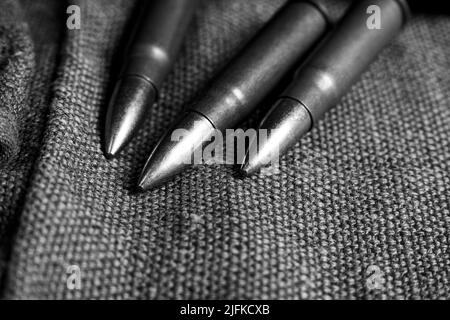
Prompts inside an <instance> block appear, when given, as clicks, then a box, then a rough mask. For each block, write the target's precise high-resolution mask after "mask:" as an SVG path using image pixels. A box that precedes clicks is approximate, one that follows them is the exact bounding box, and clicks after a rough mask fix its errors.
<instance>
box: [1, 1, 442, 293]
mask: <svg viewBox="0 0 450 320" xmlns="http://www.w3.org/2000/svg"><path fill="white" fill-rule="evenodd" d="M284 2H285V1H284V0H279V1H278V0H277V1H274V0H226V1H223V0H222V1H221V0H208V1H204V2H203V3H202V5H201V8H200V9H199V10H198V12H197V14H196V17H195V21H194V22H193V24H192V26H191V28H190V30H189V33H188V36H187V38H186V41H185V45H184V47H183V49H182V51H181V53H180V56H179V59H178V60H177V62H176V65H175V67H174V70H173V72H172V73H171V75H170V76H169V78H168V79H167V81H166V83H165V86H164V88H163V90H162V92H161V97H160V98H161V99H160V101H159V103H158V104H156V105H154V106H153V107H152V108H151V110H150V114H149V117H148V119H147V120H146V123H145V127H144V129H143V130H142V131H141V132H140V134H139V136H138V137H137V138H136V139H135V140H134V141H133V142H132V143H131V145H130V146H129V147H128V148H127V149H126V150H125V151H124V152H123V154H122V155H121V156H120V157H119V158H118V159H116V160H113V161H107V160H106V159H105V157H104V156H103V154H102V151H101V138H100V137H101V129H102V119H103V115H104V111H105V107H106V105H107V101H108V96H109V89H108V88H109V86H110V85H111V74H112V73H113V65H114V60H115V56H116V55H117V54H118V53H119V52H120V50H121V49H122V46H121V45H120V44H121V43H122V42H123V41H124V40H126V35H127V34H128V33H127V31H126V30H127V25H128V24H129V22H130V17H131V15H132V13H133V10H134V8H135V2H134V1H130V0H78V1H70V4H78V5H79V6H80V7H81V9H82V25H81V29H80V30H68V29H67V28H66V21H65V19H66V18H67V14H66V12H65V9H66V7H67V5H68V3H65V2H63V1H59V0H52V1H48V0H22V1H15V0H2V1H1V2H0V159H1V161H2V164H1V167H0V272H1V274H2V277H1V279H2V281H1V295H2V297H4V298H11V299H19V298H38V299H52V298H62V299H74V298H93V299H95V298H111V299H133V298H149V299H176V298H185V299H196V298H204V299H212V298H217V299H223V298H230V299H245V298H251V299H266V298H273V299H299V298H304V299H331V298H350V299H356V298H360V299H363V298H364V299H366V298H380V299H392V298H398V299H405V298H406V299H413V298H450V247H449V245H450V138H449V137H450V74H449V70H450V54H449V53H450V33H449V32H448V31H449V30H450V17H449V16H446V15H426V14H418V15H416V16H414V18H413V19H412V21H411V22H410V24H409V25H408V26H407V27H406V28H405V30H404V31H403V32H402V33H401V34H400V35H399V37H398V38H397V39H396V40H395V41H394V42H393V43H392V45H390V46H389V47H388V48H386V50H384V51H383V53H382V54H381V55H380V56H379V58H378V59H377V60H376V61H375V62H374V63H373V64H372V65H371V67H370V69H369V70H368V71H367V72H366V73H364V75H363V76H362V78H361V80H360V81H359V82H358V83H357V84H356V85H355V86H354V87H353V89H352V90H351V92H349V93H348V94H347V95H346V96H345V98H344V99H343V100H342V102H341V103H340V104H339V105H338V106H337V107H336V108H334V109H333V110H332V111H331V112H329V113H328V114H327V116H326V118H325V119H324V120H323V121H321V122H320V123H318V124H317V126H316V127H315V128H314V129H313V130H312V132H311V133H310V134H308V135H307V136H306V137H305V138H304V139H303V140H302V141H301V142H300V143H298V144H297V145H296V146H295V147H294V148H292V149H291V150H290V151H289V152H288V153H287V154H286V155H285V156H284V157H283V158H282V160H281V163H280V172H279V173H278V174H274V175H270V176H267V175H256V176H254V177H251V178H246V179H243V178H241V177H240V176H239V175H238V174H237V173H236V170H235V168H232V167H229V166H198V167H196V168H193V169H191V170H188V171H186V172H185V173H183V174H181V175H179V176H177V177H175V178H174V179H173V180H172V181H171V182H169V183H167V185H165V186H163V187H161V188H158V189H156V190H153V191H150V192H147V193H143V194H136V193H134V192H133V191H132V190H133V187H134V184H135V181H136V179H137V175H138V174H139V171H140V170H141V168H142V166H143V164H144V163H145V160H146V157H147V156H148V155H149V152H150V151H151V149H152V148H153V147H154V145H155V143H156V142H157V140H158V138H159V137H160V136H161V134H162V133H163V132H164V130H165V129H166V128H167V127H168V126H169V125H170V124H171V123H172V122H173V120H174V119H175V118H176V117H177V115H178V114H179V113H180V112H181V110H182V109H183V107H184V106H185V105H186V104H187V103H189V101H191V100H192V99H193V98H194V97H195V95H196V94H198V93H199V92H201V90H202V88H204V87H205V85H206V84H207V83H208V81H210V80H211V78H212V77H213V76H214V75H215V74H216V73H217V72H218V71H220V69H221V68H222V67H223V66H224V65H225V64H226V62H227V61H228V60H229V59H230V58H231V57H232V56H233V55H234V54H236V53H237V52H238V50H239V49H240V48H241V47H242V45H243V44H245V42H246V41H248V40H249V39H250V38H251V36H252V35H254V34H255V32H257V30H258V29H259V28H260V27H262V26H263V25H264V23H265V22H266V21H267V20H268V19H269V18H270V17H271V16H272V15H273V14H274V12H276V10H277V9H278V8H279V7H280V6H281V5H282V4H283V3H284ZM259 116H260V113H258V112H256V114H255V116H254V117H253V119H251V120H250V121H249V122H248V125H250V126H251V125H252V124H254V123H255V121H256V120H257V119H258V117H259ZM70 266H78V267H79V270H80V271H81V277H80V280H81V281H80V284H81V288H79V289H75V290H71V288H69V287H68V286H67V279H68V273H67V271H68V267H70ZM373 272H375V274H373ZM374 276H379V278H380V279H382V281H380V282H379V284H381V285H380V286H378V287H376V288H373V286H371V280H373V277H374Z"/></svg>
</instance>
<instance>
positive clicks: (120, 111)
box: [104, 76, 156, 159]
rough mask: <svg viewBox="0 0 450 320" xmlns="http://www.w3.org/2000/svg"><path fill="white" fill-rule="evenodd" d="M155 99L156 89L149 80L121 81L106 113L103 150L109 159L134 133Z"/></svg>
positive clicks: (125, 78)
mask: <svg viewBox="0 0 450 320" xmlns="http://www.w3.org/2000/svg"><path fill="white" fill-rule="evenodd" d="M155 99H156V90H155V89H154V88H153V86H152V84H151V83H150V82H148V81H147V80H145V79H143V78H141V77H138V76H127V77H124V78H123V79H121V80H119V82H118V83H117V85H116V87H115V89H114V93H113V96H112V99H111V102H110V105H109V107H108V110H107V114H106V122H105V131H104V151H105V156H106V157H107V158H108V159H111V158H114V157H115V156H117V154H118V153H119V152H120V151H121V150H122V149H123V148H124V147H125V145H126V144H127V143H129V142H130V141H131V139H132V138H133V137H134V136H135V134H136V132H137V131H138V129H139V128H140V127H141V125H142V123H143V121H144V119H145V116H146V114H147V110H148V108H149V106H151V105H152V104H153V103H154V101H155Z"/></svg>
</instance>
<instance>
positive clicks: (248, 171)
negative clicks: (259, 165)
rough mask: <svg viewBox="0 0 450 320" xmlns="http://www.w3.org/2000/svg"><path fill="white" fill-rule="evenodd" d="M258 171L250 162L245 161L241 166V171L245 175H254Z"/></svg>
mask: <svg viewBox="0 0 450 320" xmlns="http://www.w3.org/2000/svg"><path fill="white" fill-rule="evenodd" d="M256 171H257V169H256V168H254V167H252V166H251V165H250V163H248V162H247V163H244V164H243V165H242V167H241V168H240V173H241V174H242V175H243V176H244V177H249V176H252V175H253V174H254V173H255V172H256Z"/></svg>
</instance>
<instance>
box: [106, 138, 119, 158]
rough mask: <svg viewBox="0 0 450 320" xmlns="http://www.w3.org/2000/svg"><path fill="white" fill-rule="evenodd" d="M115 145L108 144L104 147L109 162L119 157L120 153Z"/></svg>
mask: <svg viewBox="0 0 450 320" xmlns="http://www.w3.org/2000/svg"><path fill="white" fill-rule="evenodd" d="M113 146H114V143H111V142H108V143H106V144H105V147H104V154H105V157H106V159H108V160H113V159H114V158H116V157H117V155H118V153H119V149H118V148H114V147H113Z"/></svg>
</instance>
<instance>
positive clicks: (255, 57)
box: [138, 1, 346, 190]
mask: <svg viewBox="0 0 450 320" xmlns="http://www.w3.org/2000/svg"><path fill="white" fill-rule="evenodd" d="M322 2H324V1H322ZM345 9H346V7H345ZM345 9H344V8H343V9H342V10H341V11H340V13H339V15H340V16H342V15H343V13H344V12H345ZM336 15H338V14H336ZM336 15H331V14H328V11H327V10H326V7H324V6H323V5H322V4H321V5H320V6H319V5H318V4H316V3H314V2H313V1H291V2H288V3H287V4H286V5H285V6H284V7H283V8H282V9H281V10H280V11H278V12H277V13H276V14H275V15H274V17H273V18H272V19H271V20H270V21H269V22H268V23H267V24H266V26H265V27H263V28H262V30H261V31H260V32H259V33H258V34H257V35H256V36H255V37H254V38H253V39H252V40H251V41H250V42H249V43H248V44H247V45H246V46H245V47H244V49H243V50H242V51H241V52H240V53H239V54H238V55H237V56H236V57H235V58H234V59H232V61H231V62H230V63H229V64H228V65H227V66H226V67H225V68H224V70H223V72H221V73H220V74H219V75H218V76H217V77H216V78H215V80H214V81H212V83H211V85H210V86H209V87H208V89H207V90H206V91H205V92H204V93H203V94H201V95H200V96H199V97H198V99H196V100H195V101H194V102H193V103H192V104H190V107H189V108H187V110H186V112H185V113H184V115H183V116H182V118H181V120H180V121H179V122H178V123H176V124H175V125H174V126H173V128H172V129H171V130H169V131H168V132H167V133H166V134H165V135H164V136H163V137H162V139H161V140H160V141H159V143H158V144H157V146H156V148H155V149H154V150H153V152H152V153H151V155H150V157H149V159H148V161H147V163H146V165H145V167H144V170H143V172H142V174H141V177H140V179H139V182H138V186H139V188H140V189H142V190H148V189H152V188H154V187H157V186H159V185H161V184H163V183H164V182H166V181H167V180H169V179H170V178H171V177H173V176H174V175H175V174H178V173H180V172H182V171H183V170H185V169H186V168H187V167H188V166H189V163H186V161H185V160H186V159H191V157H192V155H193V152H194V150H197V149H198V148H201V147H202V146H203V145H204V143H205V141H208V140H209V139H210V137H211V136H212V134H213V132H214V130H216V129H217V130H222V131H223V130H225V129H227V128H233V127H234V126H235V125H236V124H238V123H239V122H240V121H242V120H243V119H244V118H245V117H246V116H248V115H249V113H250V112H251V111H252V110H253V109H254V108H255V107H256V106H258V104H259V103H260V102H261V101H262V99H264V97H265V96H266V94H267V93H268V92H270V91H271V90H273V89H274V88H275V86H276V85H277V84H278V83H279V82H280V80H281V79H282V78H283V76H285V75H286V73H287V72H288V71H290V70H292V69H293V68H294V67H295V65H296V64H297V63H298V62H299V61H300V60H301V59H302V58H303V57H304V56H305V55H306V53H307V52H308V51H309V50H310V49H311V48H312V47H313V46H314V45H315V44H316V43H317V42H318V41H319V40H320V39H321V38H322V37H323V36H324V35H325V33H326V31H327V30H328V28H329V27H330V26H331V24H332V23H333V22H334V21H335V19H336ZM340 16H339V17H337V19H338V18H340ZM175 129H184V130H185V131H186V132H187V133H186V134H185V135H184V136H183V137H182V138H181V139H173V137H172V133H173V130H175Z"/></svg>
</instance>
